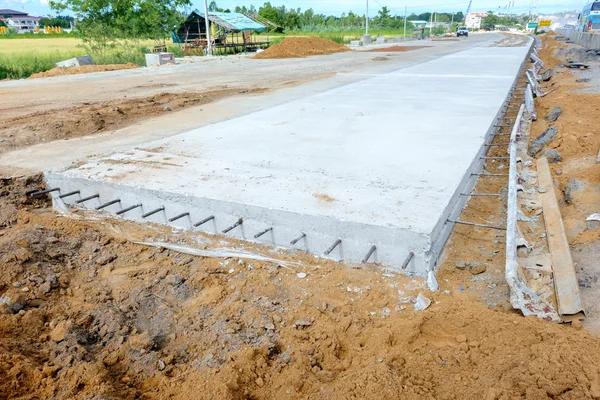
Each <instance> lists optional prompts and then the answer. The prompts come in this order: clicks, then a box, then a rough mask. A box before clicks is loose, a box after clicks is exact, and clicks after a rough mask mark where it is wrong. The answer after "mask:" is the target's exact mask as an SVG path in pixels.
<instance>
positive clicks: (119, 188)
mask: <svg viewBox="0 0 600 400" xmlns="http://www.w3.org/2000/svg"><path fill="white" fill-rule="evenodd" d="M45 178H46V181H47V184H48V187H53V188H54V187H56V188H60V191H57V192H52V193H51V195H52V197H53V201H55V202H57V203H59V204H58V205H60V206H64V205H66V206H68V207H80V208H83V209H94V208H96V207H99V206H100V205H102V204H105V203H107V202H110V201H112V200H115V199H119V200H120V201H119V202H117V203H114V204H111V205H109V206H107V207H106V208H104V209H103V211H104V212H108V213H116V212H119V211H121V210H123V209H128V208H130V207H131V206H134V205H139V204H141V206H139V207H136V208H135V209H131V210H130V211H128V212H126V213H124V214H122V215H120V217H121V218H124V219H127V220H132V221H136V222H140V223H147V222H153V223H158V224H163V225H168V226H171V227H173V228H179V229H186V230H191V231H196V232H198V233H203V234H211V235H225V236H227V237H230V238H236V239H241V240H246V241H250V242H255V243H260V244H264V245H270V246H275V247H279V248H285V249H296V250H302V251H306V252H309V253H311V254H314V255H316V256H318V257H321V258H328V259H334V260H336V261H346V262H349V263H359V262H361V261H362V260H363V259H364V258H365V257H366V256H367V254H368V255H369V260H368V261H369V262H376V263H382V264H384V265H386V266H388V267H391V268H392V269H396V270H398V271H402V272H404V273H406V274H409V275H418V276H425V275H427V271H428V268H427V267H428V265H429V259H428V257H429V255H428V254H427V253H426V249H427V246H428V239H427V236H426V235H420V234H417V233H415V232H412V231H409V230H400V229H392V228H389V227H385V226H375V225H367V224H361V223H352V222H349V221H340V220H337V219H335V218H329V217H322V216H313V215H306V214H299V213H295V212H289V211H282V210H279V211H278V210H267V209H265V208H263V207H256V206H250V205H244V204H238V203H229V202H225V201H221V200H214V199H208V198H199V197H195V196H186V195H184V194H180V193H170V192H166V191H159V190H148V189H144V188H140V187H131V186H126V185H119V184H113V183H108V182H102V181H93V180H88V179H82V178H71V177H65V176H64V175H62V174H58V173H53V172H48V173H46V175H45ZM75 191H79V193H77V194H75V195H73V196H69V197H67V198H64V199H61V198H60V196H61V194H66V193H71V192H75ZM96 194H97V195H98V197H94V198H91V199H90V200H88V201H85V202H83V203H80V204H77V203H76V201H77V200H81V199H84V198H87V197H90V196H94V195H96ZM63 203H64V204H63ZM158 209H161V211H160V212H157V213H155V214H153V215H151V216H148V217H147V218H143V217H142V215H143V214H144V213H148V212H150V211H152V210H158ZM184 214H185V215H184ZM182 215H183V216H182ZM177 216H182V217H181V218H178V219H177V220H175V221H170V219H172V218H174V217H177ZM115 217H116V215H115ZM209 217H213V218H211V219H210V220H209V221H207V222H206V223H205V224H202V225H201V226H198V227H194V224H195V223H198V222H200V221H203V220H205V219H207V218H209ZM240 219H241V220H243V222H242V223H241V224H239V225H237V226H235V225H236V223H237V222H238V221H239V220H240ZM229 227H233V229H231V230H230V231H228V232H225V233H223V231H224V230H227V229H228V228H229ZM265 231H267V232H265ZM259 233H264V234H263V235H261V236H260V237H258V238H255V237H254V235H257V234H259ZM296 239H297V242H296V243H294V244H293V245H292V244H291V242H292V241H294V240H296ZM338 240H341V243H339V244H337V245H336V246H335V248H334V249H333V250H332V251H331V252H329V253H328V254H325V253H326V251H327V250H329V249H330V248H331V247H332V246H333V245H334V244H336V242H337V241H338ZM373 245H375V246H376V250H375V251H373V252H371V251H370V250H371V249H372V247H373ZM411 252H412V253H413V255H414V257H412V258H411V259H410V260H409V262H408V265H407V266H406V268H405V269H402V267H403V264H405V261H406V260H407V257H408V255H409V254H410V253H411Z"/></svg>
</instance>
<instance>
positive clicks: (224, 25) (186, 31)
mask: <svg viewBox="0 0 600 400" xmlns="http://www.w3.org/2000/svg"><path fill="white" fill-rule="evenodd" d="M208 22H209V23H210V38H211V44H212V47H213V49H216V50H219V49H221V50H223V52H225V53H227V52H228V51H229V50H231V51H232V52H234V53H235V52H237V51H240V50H241V51H252V50H256V49H257V48H261V47H266V46H268V44H269V42H268V41H267V42H257V41H255V40H254V39H253V37H252V35H253V33H255V32H263V31H265V30H266V29H267V27H266V26H265V25H263V24H262V23H260V22H257V21H256V20H254V19H252V18H250V17H248V16H247V15H245V14H242V13H225V12H213V11H211V12H209V13H208ZM171 36H172V38H173V42H174V43H183V44H185V45H186V48H188V47H189V48H202V49H204V48H205V47H207V35H206V22H205V19H204V13H203V12H200V11H197V10H196V11H193V12H192V13H191V14H190V15H189V16H188V17H187V18H186V20H185V22H183V23H182V24H181V25H179V27H177V28H176V29H175V30H173V32H172V35H171Z"/></svg>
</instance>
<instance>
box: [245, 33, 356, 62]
mask: <svg viewBox="0 0 600 400" xmlns="http://www.w3.org/2000/svg"><path fill="white" fill-rule="evenodd" d="M343 51H350V49H349V48H348V47H346V46H344V45H343V44H339V43H336V42H334V41H333V40H329V39H322V38H317V37H290V38H285V39H283V41H282V42H281V43H278V44H274V45H273V46H271V47H269V48H268V49H266V50H265V51H263V52H262V53H258V54H257V55H255V56H254V57H253V58H258V59H266V58H302V57H308V56H317V55H324V54H333V53H340V52H343Z"/></svg>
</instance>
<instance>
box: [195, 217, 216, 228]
mask: <svg viewBox="0 0 600 400" xmlns="http://www.w3.org/2000/svg"><path fill="white" fill-rule="evenodd" d="M213 219H215V216H214V215H211V216H210V217H208V218H204V219H203V220H202V221H200V222H196V223H195V224H194V226H195V227H196V228H197V227H199V226H200V225H204V224H205V223H207V222H208V221H212V220H213Z"/></svg>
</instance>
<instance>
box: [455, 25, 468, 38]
mask: <svg viewBox="0 0 600 400" xmlns="http://www.w3.org/2000/svg"><path fill="white" fill-rule="evenodd" d="M461 36H465V37H469V29H468V28H467V27H466V26H459V27H458V28H456V37H461Z"/></svg>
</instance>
